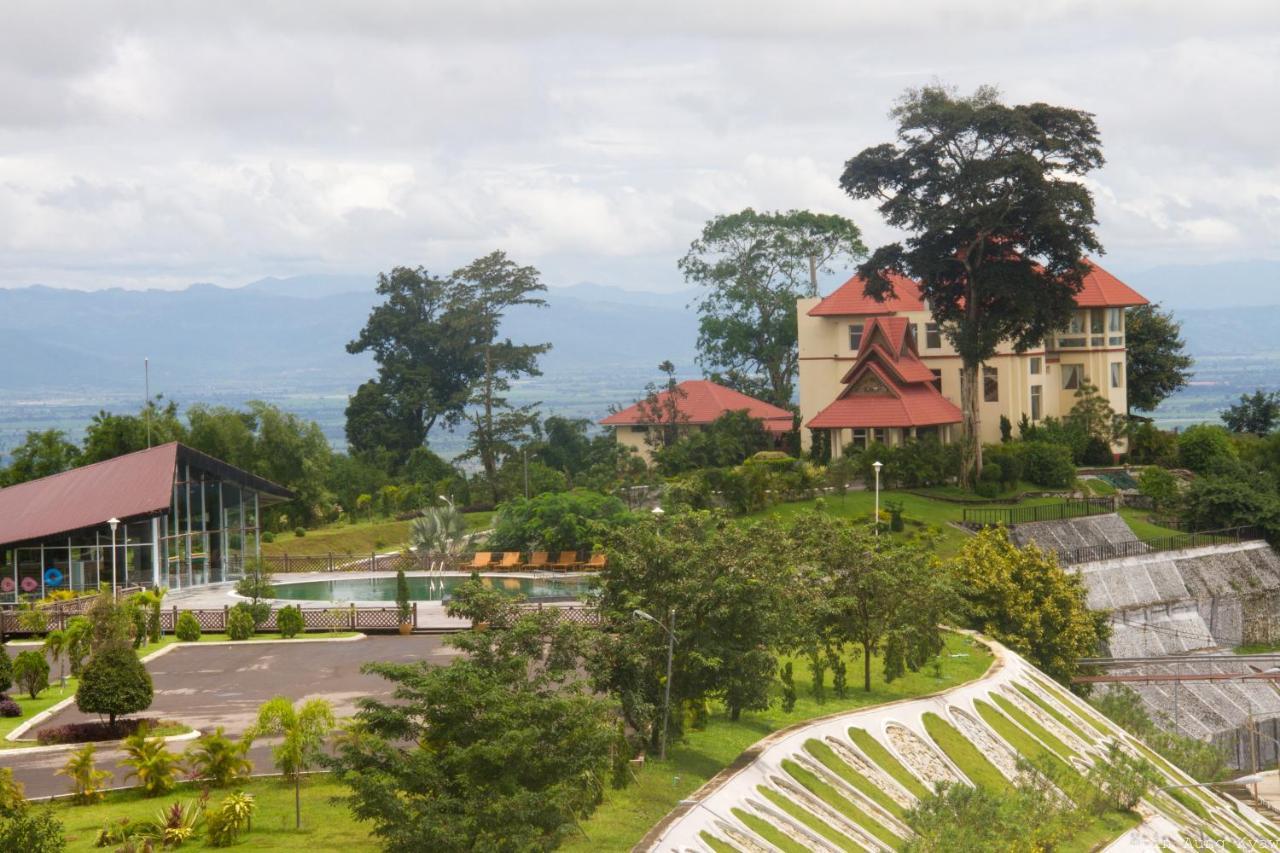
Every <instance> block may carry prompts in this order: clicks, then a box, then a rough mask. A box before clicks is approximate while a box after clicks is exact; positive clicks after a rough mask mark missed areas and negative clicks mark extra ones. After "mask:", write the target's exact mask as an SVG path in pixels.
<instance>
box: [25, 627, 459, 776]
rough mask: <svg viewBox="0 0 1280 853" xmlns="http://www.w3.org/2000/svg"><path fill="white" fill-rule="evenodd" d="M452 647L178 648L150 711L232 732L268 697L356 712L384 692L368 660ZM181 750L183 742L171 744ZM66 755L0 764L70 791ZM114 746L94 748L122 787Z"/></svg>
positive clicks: (395, 643)
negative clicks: (361, 702)
mask: <svg viewBox="0 0 1280 853" xmlns="http://www.w3.org/2000/svg"><path fill="white" fill-rule="evenodd" d="M453 654H454V652H453V651H452V650H451V649H449V648H447V647H445V646H444V645H443V643H442V638H441V637H439V636H430V635H414V636H410V637H400V636H370V637H366V638H365V639H362V640H354V641H332V642H324V643H299V642H291V641H284V642H278V643H267V644H252V645H251V644H245V645H203V644H200V645H197V644H192V645H180V646H178V647H176V648H175V649H174V650H173V651H170V652H167V653H165V654H163V655H161V656H160V657H158V658H156V659H155V660H153V661H151V662H150V663H148V664H147V669H148V670H150V672H151V676H152V679H153V681H154V683H155V701H154V702H153V703H152V706H151V708H150V709H149V710H148V711H147V712H146V714H147V716H151V717H160V718H164V719H172V720H178V721H180V722H183V723H186V724H187V725H189V726H191V727H192V728H195V729H198V730H200V731H202V732H206V731H212V730H213V729H214V728H215V727H217V726H222V727H224V728H225V729H226V733H227V734H228V735H230V736H238V735H240V734H242V733H243V732H244V731H245V730H246V729H247V728H248V727H249V726H250V725H251V724H252V723H253V720H254V718H255V716H256V714H257V709H258V706H260V705H261V704H262V703H263V702H265V701H267V700H268V699H270V698H272V697H273V696H282V695H283V696H288V697H289V698H291V699H294V700H295V701H296V700H298V699H310V698H314V697H322V698H325V699H328V700H329V701H331V702H333V703H334V708H335V711H336V713H337V714H338V715H339V716H347V715H350V714H351V713H353V712H354V711H355V702H356V700H357V699H358V698H360V697H362V696H384V697H385V696H388V695H390V692H391V691H390V685H389V684H388V683H387V682H386V681H384V680H383V679H381V678H379V677H377V676H373V675H365V674H363V673H361V672H360V667H361V666H362V665H363V664H364V663H366V662H368V661H396V662H401V663H408V662H411V661H418V660H427V661H432V662H435V663H446V662H447V661H448V660H449V658H450V657H451V656H452V655H453ZM85 719H97V717H96V716H93V715H89V716H86V715H85V714H82V713H80V711H78V710H77V709H76V707H75V706H74V705H72V706H70V707H68V708H67V709H65V710H63V711H62V712H60V713H58V714H57V715H55V716H54V717H53V718H52V719H51V720H49V721H48V722H47V723H46V725H63V724H65V723H73V722H78V721H82V720H85ZM172 748H173V749H174V750H175V751H181V750H182V749H184V748H185V744H182V743H178V744H174V746H173V747H172ZM67 756H68V753H66V752H46V753H38V754H32V755H12V754H6V753H5V752H4V751H0V766H6V767H12V768H13V770H14V775H15V776H16V777H17V778H18V780H19V781H21V782H22V783H23V784H24V785H26V787H27V796H28V797H41V796H49V795H52V794H63V793H67V792H68V783H67V779H66V778H65V777H62V776H55V775H54V771H55V770H57V769H58V768H60V767H61V766H62V765H63V764H65V763H66V760H67ZM122 757H123V756H122V755H121V753H120V751H119V750H116V749H110V750H108V749H104V750H100V751H99V753H98V766H99V768H101V769H104V770H112V771H113V772H114V773H115V780H114V781H113V782H111V783H110V784H111V785H124V784H127V783H126V782H125V781H124V773H125V770H123V769H120V768H118V767H117V762H118V761H119V759H120V758H122ZM249 757H250V758H251V759H252V760H253V762H254V767H255V772H270V770H271V766H272V765H271V755H270V747H269V746H268V745H261V746H256V747H255V748H254V749H253V750H252V751H251V752H250V755H249Z"/></svg>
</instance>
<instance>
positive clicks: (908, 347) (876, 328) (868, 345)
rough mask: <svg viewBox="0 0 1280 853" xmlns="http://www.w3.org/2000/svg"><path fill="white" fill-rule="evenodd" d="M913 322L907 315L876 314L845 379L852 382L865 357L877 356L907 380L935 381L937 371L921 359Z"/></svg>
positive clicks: (864, 334)
mask: <svg viewBox="0 0 1280 853" xmlns="http://www.w3.org/2000/svg"><path fill="white" fill-rule="evenodd" d="M916 347H917V342H916V340H915V336H914V335H913V334H912V332H911V324H910V323H909V322H907V320H906V319H905V318H903V317H872V318H871V320H870V321H869V322H868V323H867V327H866V328H865V329H864V330H863V332H862V344H861V345H860V346H859V347H858V358H857V360H855V361H854V363H853V366H852V367H850V368H849V370H848V372H847V373H845V375H844V377H843V378H842V379H841V380H840V381H841V382H844V383H848V382H849V381H850V378H851V377H852V376H853V375H854V372H855V371H857V370H858V369H859V367H860V365H861V364H862V363H863V362H864V361H865V358H868V357H871V356H875V357H877V358H879V359H880V360H881V361H882V363H884V364H885V365H886V366H887V367H888V368H889V370H890V371H892V372H893V373H894V374H895V375H896V376H897V377H898V378H899V379H900V380H902V381H903V382H932V381H933V371H932V370H930V369H929V368H927V367H925V365H924V362H922V361H920V359H919V357H918V356H919V352H918V350H917V349H916Z"/></svg>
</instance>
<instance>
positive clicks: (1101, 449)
mask: <svg viewBox="0 0 1280 853" xmlns="http://www.w3.org/2000/svg"><path fill="white" fill-rule="evenodd" d="M1081 461H1083V462H1084V464H1086V465H1111V464H1114V463H1115V461H1116V457H1115V454H1114V453H1113V452H1112V451H1111V445H1110V444H1109V443H1108V442H1107V440H1106V439H1103V438H1098V437H1097V436H1096V435H1094V436H1090V437H1089V443H1088V444H1086V445H1085V447H1084V458H1083V459H1082V460H1081Z"/></svg>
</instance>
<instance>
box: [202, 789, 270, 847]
mask: <svg viewBox="0 0 1280 853" xmlns="http://www.w3.org/2000/svg"><path fill="white" fill-rule="evenodd" d="M256 810H257V803H256V802H254V799H253V794H246V793H243V792H236V793H234V794H228V795H227V796H226V797H224V798H223V800H222V802H221V803H219V804H218V807H217V808H215V809H210V810H208V811H207V812H205V818H204V819H205V834H206V836H207V838H208V840H209V846H210V847H230V846H231V845H233V844H235V843H236V841H238V840H239V839H240V836H241V835H242V834H243V833H245V832H247V831H248V830H249V829H250V827H251V825H252V822H253V813H254V811H256Z"/></svg>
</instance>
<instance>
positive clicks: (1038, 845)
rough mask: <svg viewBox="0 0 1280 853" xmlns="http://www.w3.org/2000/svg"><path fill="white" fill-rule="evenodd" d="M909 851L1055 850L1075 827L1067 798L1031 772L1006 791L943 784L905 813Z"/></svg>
mask: <svg viewBox="0 0 1280 853" xmlns="http://www.w3.org/2000/svg"><path fill="white" fill-rule="evenodd" d="M907 823H908V825H909V826H910V827H911V829H912V830H913V831H914V832H915V837H913V838H912V839H911V840H910V841H909V842H908V843H907V845H906V847H905V848H904V849H905V850H906V851H909V853H1009V851H1019V853H1032V851H1039V850H1053V849H1057V848H1058V845H1059V844H1060V843H1061V842H1063V841H1065V840H1067V838H1069V836H1070V835H1071V834H1072V833H1073V832H1074V831H1075V830H1076V828H1077V827H1078V826H1079V825H1080V820H1079V818H1078V816H1077V814H1076V811H1075V809H1074V808H1072V806H1071V804H1070V803H1069V802H1065V801H1063V799H1062V798H1060V797H1058V796H1056V791H1054V790H1053V788H1052V786H1051V785H1050V784H1049V783H1048V782H1047V780H1045V779H1044V777H1042V776H1040V775H1039V774H1035V773H1027V772H1024V773H1023V775H1022V777H1021V779H1020V781H1019V782H1018V784H1017V785H1015V786H1014V788H1013V790H1012V791H1009V792H1007V793H1004V794H1001V793H998V792H994V791H992V790H990V789H988V788H983V787H971V786H969V785H963V784H951V785H947V784H943V785H940V786H939V788H938V790H937V792H935V793H933V794H930V795H929V796H927V797H925V798H924V799H922V800H921V801H920V802H919V803H917V805H916V807H915V808H914V809H912V811H911V812H910V813H908V815H907Z"/></svg>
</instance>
